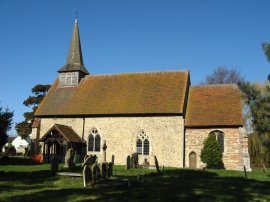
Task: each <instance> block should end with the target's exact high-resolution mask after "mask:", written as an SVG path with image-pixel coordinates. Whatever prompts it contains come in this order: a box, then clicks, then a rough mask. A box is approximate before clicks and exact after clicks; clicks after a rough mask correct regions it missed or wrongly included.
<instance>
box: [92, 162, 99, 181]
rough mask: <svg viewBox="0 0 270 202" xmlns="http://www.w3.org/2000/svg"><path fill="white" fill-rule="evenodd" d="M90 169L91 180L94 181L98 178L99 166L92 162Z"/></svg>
mask: <svg viewBox="0 0 270 202" xmlns="http://www.w3.org/2000/svg"><path fill="white" fill-rule="evenodd" d="M91 170H92V181H93V182H95V181H97V180H98V179H100V168H99V166H98V164H96V163H94V164H93V165H92V168H91Z"/></svg>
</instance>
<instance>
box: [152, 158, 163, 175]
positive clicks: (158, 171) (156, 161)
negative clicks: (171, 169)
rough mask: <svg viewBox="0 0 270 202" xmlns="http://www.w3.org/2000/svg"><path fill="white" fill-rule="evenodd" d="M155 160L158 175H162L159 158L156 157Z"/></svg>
mask: <svg viewBox="0 0 270 202" xmlns="http://www.w3.org/2000/svg"><path fill="white" fill-rule="evenodd" d="M154 159H155V166H156V169H157V174H161V172H160V170H159V165H158V160H157V157H156V156H154Z"/></svg>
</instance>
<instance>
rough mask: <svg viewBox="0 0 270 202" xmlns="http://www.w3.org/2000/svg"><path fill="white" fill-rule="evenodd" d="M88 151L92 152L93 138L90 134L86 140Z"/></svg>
mask: <svg viewBox="0 0 270 202" xmlns="http://www.w3.org/2000/svg"><path fill="white" fill-rule="evenodd" d="M88 151H94V136H93V135H92V134H90V135H89V138H88Z"/></svg>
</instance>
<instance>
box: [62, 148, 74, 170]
mask: <svg viewBox="0 0 270 202" xmlns="http://www.w3.org/2000/svg"><path fill="white" fill-rule="evenodd" d="M74 166H75V163H74V149H73V148H70V149H69V150H68V151H67V153H66V156H65V165H64V167H65V168H68V169H70V170H71V169H72V168H74Z"/></svg>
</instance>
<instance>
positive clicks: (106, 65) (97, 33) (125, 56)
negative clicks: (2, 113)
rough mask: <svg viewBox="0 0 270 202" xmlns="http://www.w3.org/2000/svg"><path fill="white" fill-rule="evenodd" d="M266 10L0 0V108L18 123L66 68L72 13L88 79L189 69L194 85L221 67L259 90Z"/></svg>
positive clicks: (244, 5)
mask: <svg viewBox="0 0 270 202" xmlns="http://www.w3.org/2000/svg"><path fill="white" fill-rule="evenodd" d="M269 8H270V1H268V0H258V1H253V0H243V1H241V0H238V1H235V0H212V1H210V0H204V1H201V0H186V1H182V0H175V1H174V0H163V1H159V0H76V1H75V0H73V1H71V0H62V1H60V0H58V1H56V0H46V1H45V0H44V1H42V0H39V1H38V0H24V1H22V0H0V23H1V29H0V70H1V72H2V77H1V79H0V102H1V103H0V106H2V107H9V109H10V110H12V111H14V113H15V116H14V123H16V122H20V121H22V120H23V113H24V112H26V111H28V110H30V109H28V108H27V107H25V106H24V105H23V104H22V103H23V100H24V99H26V98H27V97H28V96H29V95H30V94H31V88H32V87H33V86H34V85H36V84H51V83H52V82H53V80H54V79H55V78H56V77H57V75H58V74H57V70H58V69H59V68H60V67H62V66H63V65H64V63H65V61H66V57H67V52H68V48H69V43H70V39H71V34H72V29H73V23H74V18H75V12H76V11H78V12H79V14H78V18H79V28H80V36H81V43H82V50H83V57H84V64H85V66H86V67H87V69H88V70H89V72H90V73H92V74H104V73H105V74H109V73H121V72H143V71H161V70H179V69H189V70H190V72H191V81H192V84H194V85H195V84H199V83H200V82H201V81H202V80H204V79H205V77H206V75H207V74H210V73H211V72H212V71H213V69H214V68H216V67H217V66H227V67H229V68H237V69H238V70H239V71H241V73H242V74H243V75H245V77H246V79H247V80H250V81H253V82H264V81H265V80H266V77H267V75H268V74H269V73H270V64H269V63H268V62H267V60H266V58H265V56H264V54H263V51H262V48H261V43H262V42H264V41H269V42H270V23H269V19H270V12H269ZM10 134H15V130H14V129H13V130H12V131H11V132H10Z"/></svg>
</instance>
